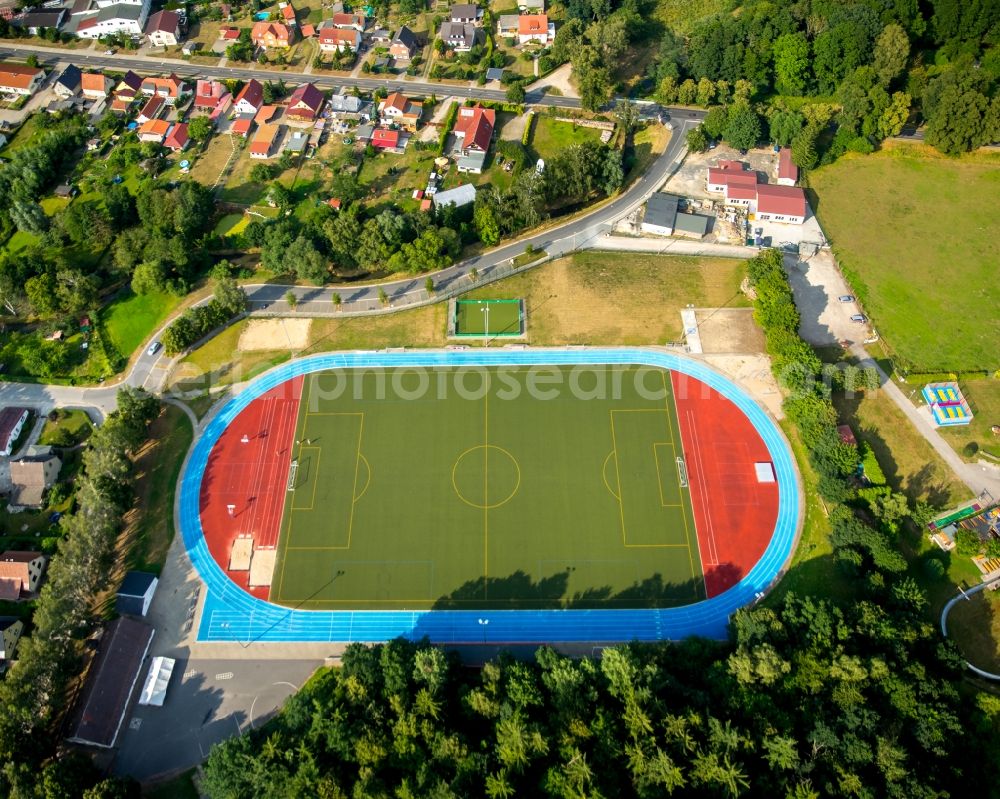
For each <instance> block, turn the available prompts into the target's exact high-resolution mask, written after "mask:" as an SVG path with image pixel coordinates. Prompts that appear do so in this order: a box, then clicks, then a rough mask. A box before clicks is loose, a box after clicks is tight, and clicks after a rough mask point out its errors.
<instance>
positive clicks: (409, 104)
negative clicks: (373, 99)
mask: <svg viewBox="0 0 1000 799" xmlns="http://www.w3.org/2000/svg"><path fill="white" fill-rule="evenodd" d="M378 113H379V116H380V117H381V118H382V121H383V122H395V123H397V124H399V125H401V126H402V127H404V128H406V129H407V130H410V131H415V130H416V129H417V126H418V125H419V124H420V117H421V116H422V115H423V113H424V104H423V103H418V102H416V101H415V100H411V99H410V98H409V97H406V96H405V95H403V94H401V93H400V92H393V93H392V94H390V95H389V96H388V97H386V98H385V99H384V100H383V101H382V102H380V103H379V104H378Z"/></svg>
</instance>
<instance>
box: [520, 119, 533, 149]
mask: <svg viewBox="0 0 1000 799" xmlns="http://www.w3.org/2000/svg"><path fill="white" fill-rule="evenodd" d="M534 127H535V112H534V111H531V112H529V113H528V119H527V121H526V122H525V123H524V133H522V134H521V144H522V145H523V146H525V147H527V146H528V142H529V141H531V131H532V130H533V129H534Z"/></svg>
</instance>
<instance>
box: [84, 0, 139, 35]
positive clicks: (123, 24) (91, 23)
mask: <svg viewBox="0 0 1000 799" xmlns="http://www.w3.org/2000/svg"><path fill="white" fill-rule="evenodd" d="M98 5H99V6H101V4H100V2H98ZM148 17H149V0H145V2H143V3H142V4H137V3H114V4H113V5H104V6H101V7H100V10H99V11H97V12H89V13H87V14H79V15H76V16H74V17H73V18H72V19H71V20H70V22H69V24H67V26H66V30H67V31H68V32H70V33H75V34H76V35H77V36H78V37H80V38H81V39H99V38H101V37H102V36H110V35H112V34H115V33H124V34H126V35H127V36H142V34H143V33H144V32H145V30H146V19H147V18H148Z"/></svg>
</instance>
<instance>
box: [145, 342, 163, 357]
mask: <svg viewBox="0 0 1000 799" xmlns="http://www.w3.org/2000/svg"><path fill="white" fill-rule="evenodd" d="M159 351H160V342H159V341H154V342H153V343H152V344H150V345H149V348H148V349H147V350H146V354H147V355H156V353H157V352H159Z"/></svg>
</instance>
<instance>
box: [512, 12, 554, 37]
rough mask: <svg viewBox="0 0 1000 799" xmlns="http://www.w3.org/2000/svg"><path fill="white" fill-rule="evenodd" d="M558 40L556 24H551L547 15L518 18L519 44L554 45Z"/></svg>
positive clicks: (528, 15)
mask: <svg viewBox="0 0 1000 799" xmlns="http://www.w3.org/2000/svg"><path fill="white" fill-rule="evenodd" d="M555 38H556V24H555V23H554V22H549V17H548V15H547V14H521V15H520V16H519V17H518V18H517V42H518V44H528V43H529V42H537V43H538V44H552V42H553V41H554V40H555Z"/></svg>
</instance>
